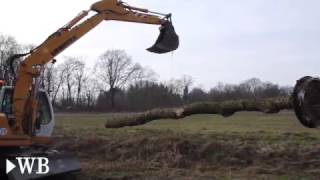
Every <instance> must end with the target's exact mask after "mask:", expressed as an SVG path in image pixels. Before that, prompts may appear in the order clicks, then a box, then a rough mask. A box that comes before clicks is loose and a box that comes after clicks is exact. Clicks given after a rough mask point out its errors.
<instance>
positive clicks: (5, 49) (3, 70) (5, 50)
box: [0, 34, 20, 84]
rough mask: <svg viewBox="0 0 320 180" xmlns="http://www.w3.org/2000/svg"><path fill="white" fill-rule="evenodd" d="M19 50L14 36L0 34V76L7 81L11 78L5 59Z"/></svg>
mask: <svg viewBox="0 0 320 180" xmlns="http://www.w3.org/2000/svg"><path fill="white" fill-rule="evenodd" d="M19 51H20V45H19V44H18V43H17V41H16V40H15V38H14V37H12V36H6V35H1V34H0V78H2V79H5V80H6V81H7V82H10V80H11V79H12V78H11V77H10V74H11V73H10V69H9V66H8V64H7V59H8V58H9V57H10V56H12V55H13V54H16V53H18V52H19ZM9 84H10V83H9Z"/></svg>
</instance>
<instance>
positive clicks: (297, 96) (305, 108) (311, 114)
mask: <svg viewBox="0 0 320 180" xmlns="http://www.w3.org/2000/svg"><path fill="white" fill-rule="evenodd" d="M292 98H293V107H294V111H295V113H296V116H297V117H298V119H299V121H300V122H301V123H302V124H303V125H304V126H306V127H308V128H317V127H319V126H320V79H319V78H313V77H310V76H307V77H304V78H301V79H300V80H298V81H297V84H296V86H295V88H294V92H293V95H292Z"/></svg>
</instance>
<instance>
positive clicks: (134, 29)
mask: <svg viewBox="0 0 320 180" xmlns="http://www.w3.org/2000/svg"><path fill="white" fill-rule="evenodd" d="M94 2H95V0H27V1H26V0H10V1H9V0H7V1H0V7H1V11H0V32H1V33H4V34H9V35H12V36H14V37H16V39H17V40H18V42H20V43H25V44H40V43H41V42H42V41H43V40H44V39H45V38H46V37H47V36H48V35H49V34H51V33H52V32H54V31H55V30H57V28H59V27H61V26H63V25H64V24H65V23H67V22H68V21H69V20H71V19H72V18H73V17H74V16H76V15H77V14H78V13H79V12H80V11H81V10H86V9H88V8H89V7H90V5H91V4H92V3H94ZM126 2H128V3H129V4H131V5H133V6H140V7H144V8H149V9H150V10H155V11H159V12H163V13H169V12H172V13H173V20H174V25H175V27H176V31H177V32H178V34H179V35H180V40H181V46H180V49H178V51H176V52H174V53H173V54H171V53H169V54H166V55H157V54H151V53H149V52H147V51H145V49H146V48H147V47H149V46H151V45H152V44H153V43H154V41H155V40H156V38H157V36H158V34H159V32H158V27H157V26H153V25H141V24H133V23H123V22H121V23H120V22H111V21H110V22H105V23H103V24H101V25H100V26H98V27H97V28H96V29H94V30H93V31H91V32H90V33H89V34H88V35H86V36H85V37H84V38H82V39H80V40H79V41H78V42H77V43H75V44H74V45H73V46H72V47H70V48H69V49H67V50H66V51H64V52H63V53H62V54H61V55H60V56H59V58H58V60H59V59H60V60H62V59H63V58H61V57H63V56H84V57H86V59H87V63H88V64H89V65H92V64H93V62H94V61H95V60H96V59H97V57H98V56H99V55H100V54H102V53H103V52H104V51H105V50H107V49H110V48H117V49H124V50H126V51H127V53H128V54H129V55H131V56H132V58H133V60H134V61H135V62H138V63H140V64H141V65H143V66H148V67H150V68H152V69H153V70H154V71H155V72H157V73H158V74H159V75H160V78H161V79H162V80H167V79H170V78H178V77H180V76H182V75H184V74H188V75H191V76H192V77H193V78H194V79H195V81H196V82H197V84H201V85H202V86H203V87H205V88H208V87H211V86H214V85H216V84H217V82H225V83H239V82H241V81H244V80H246V79H248V78H251V77H258V78H260V79H262V80H265V81H271V82H275V83H279V84H280V85H294V83H295V81H296V80H297V79H299V78H301V77H302V76H305V75H312V76H318V75H319V73H320V46H319V45H318V43H319V42H320V11H319V7H320V1H318V0H127V1H126Z"/></svg>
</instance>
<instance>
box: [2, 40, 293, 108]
mask: <svg viewBox="0 0 320 180" xmlns="http://www.w3.org/2000/svg"><path fill="white" fill-rule="evenodd" d="M30 47H31V46H22V45H19V44H18V43H17V42H16V40H15V39H14V38H13V37H10V36H4V35H0V78H1V79H5V80H6V82H8V85H12V83H11V82H12V79H13V78H12V74H10V71H9V69H8V64H7V62H6V59H7V58H8V57H9V56H10V55H12V54H15V53H19V52H23V51H28V50H30ZM61 62H62V63H57V64H48V65H46V68H45V71H44V72H43V74H42V76H41V77H40V78H41V85H42V88H43V89H45V90H46V91H47V92H48V94H49V95H50V97H51V98H52V102H53V104H54V106H55V108H56V109H58V110H63V111H66V110H68V111H115V110H121V111H141V110H146V109H150V108H155V107H173V106H178V105H183V104H188V103H192V102H197V101H225V100H233V99H257V98H270V97H277V96H287V95H288V94H289V93H290V91H291V89H290V88H281V87H279V86H278V85H276V84H273V83H269V82H262V81H261V80H259V79H257V78H253V79H250V80H247V81H245V82H243V83H241V84H238V85H230V84H222V83H219V84H218V85H217V86H215V87H213V88H212V89H211V90H210V91H209V92H207V91H205V90H203V89H202V88H198V87H194V88H191V87H193V84H194V81H193V78H192V77H190V76H186V75H185V76H183V77H181V78H179V79H172V80H170V81H167V82H160V81H159V80H158V78H157V77H158V76H157V75H156V73H155V72H154V71H152V70H151V69H149V68H146V67H142V66H141V65H140V64H138V63H134V62H133V61H132V58H131V57H130V56H129V55H128V54H127V53H126V52H125V51H123V50H117V49H115V50H107V51H105V52H104V53H103V54H102V55H101V56H99V57H98V58H97V61H96V62H95V65H94V67H93V68H91V69H90V68H88V66H87V65H86V61H85V58H83V57H64V60H63V61H61Z"/></svg>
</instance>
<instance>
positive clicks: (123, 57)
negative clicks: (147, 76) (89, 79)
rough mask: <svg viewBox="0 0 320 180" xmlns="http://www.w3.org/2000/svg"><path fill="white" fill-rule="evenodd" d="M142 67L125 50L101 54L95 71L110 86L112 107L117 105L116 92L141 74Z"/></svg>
mask: <svg viewBox="0 0 320 180" xmlns="http://www.w3.org/2000/svg"><path fill="white" fill-rule="evenodd" d="M142 69H143V68H142V67H141V66H140V65H139V64H137V63H136V64H135V63H133V62H132V60H131V58H130V57H129V56H128V55H127V53H126V52H125V51H124V50H107V51H106V52H105V53H104V54H102V55H101V56H100V58H99V59H98V61H97V63H96V65H95V71H96V73H97V76H98V78H99V80H101V82H102V83H103V84H104V86H105V87H107V88H109V92H110V100H111V107H112V108H114V107H115V93H116V90H117V89H121V88H123V87H124V86H126V85H127V84H128V83H130V82H131V81H133V80H134V79H136V78H137V77H139V75H141V71H142Z"/></svg>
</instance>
